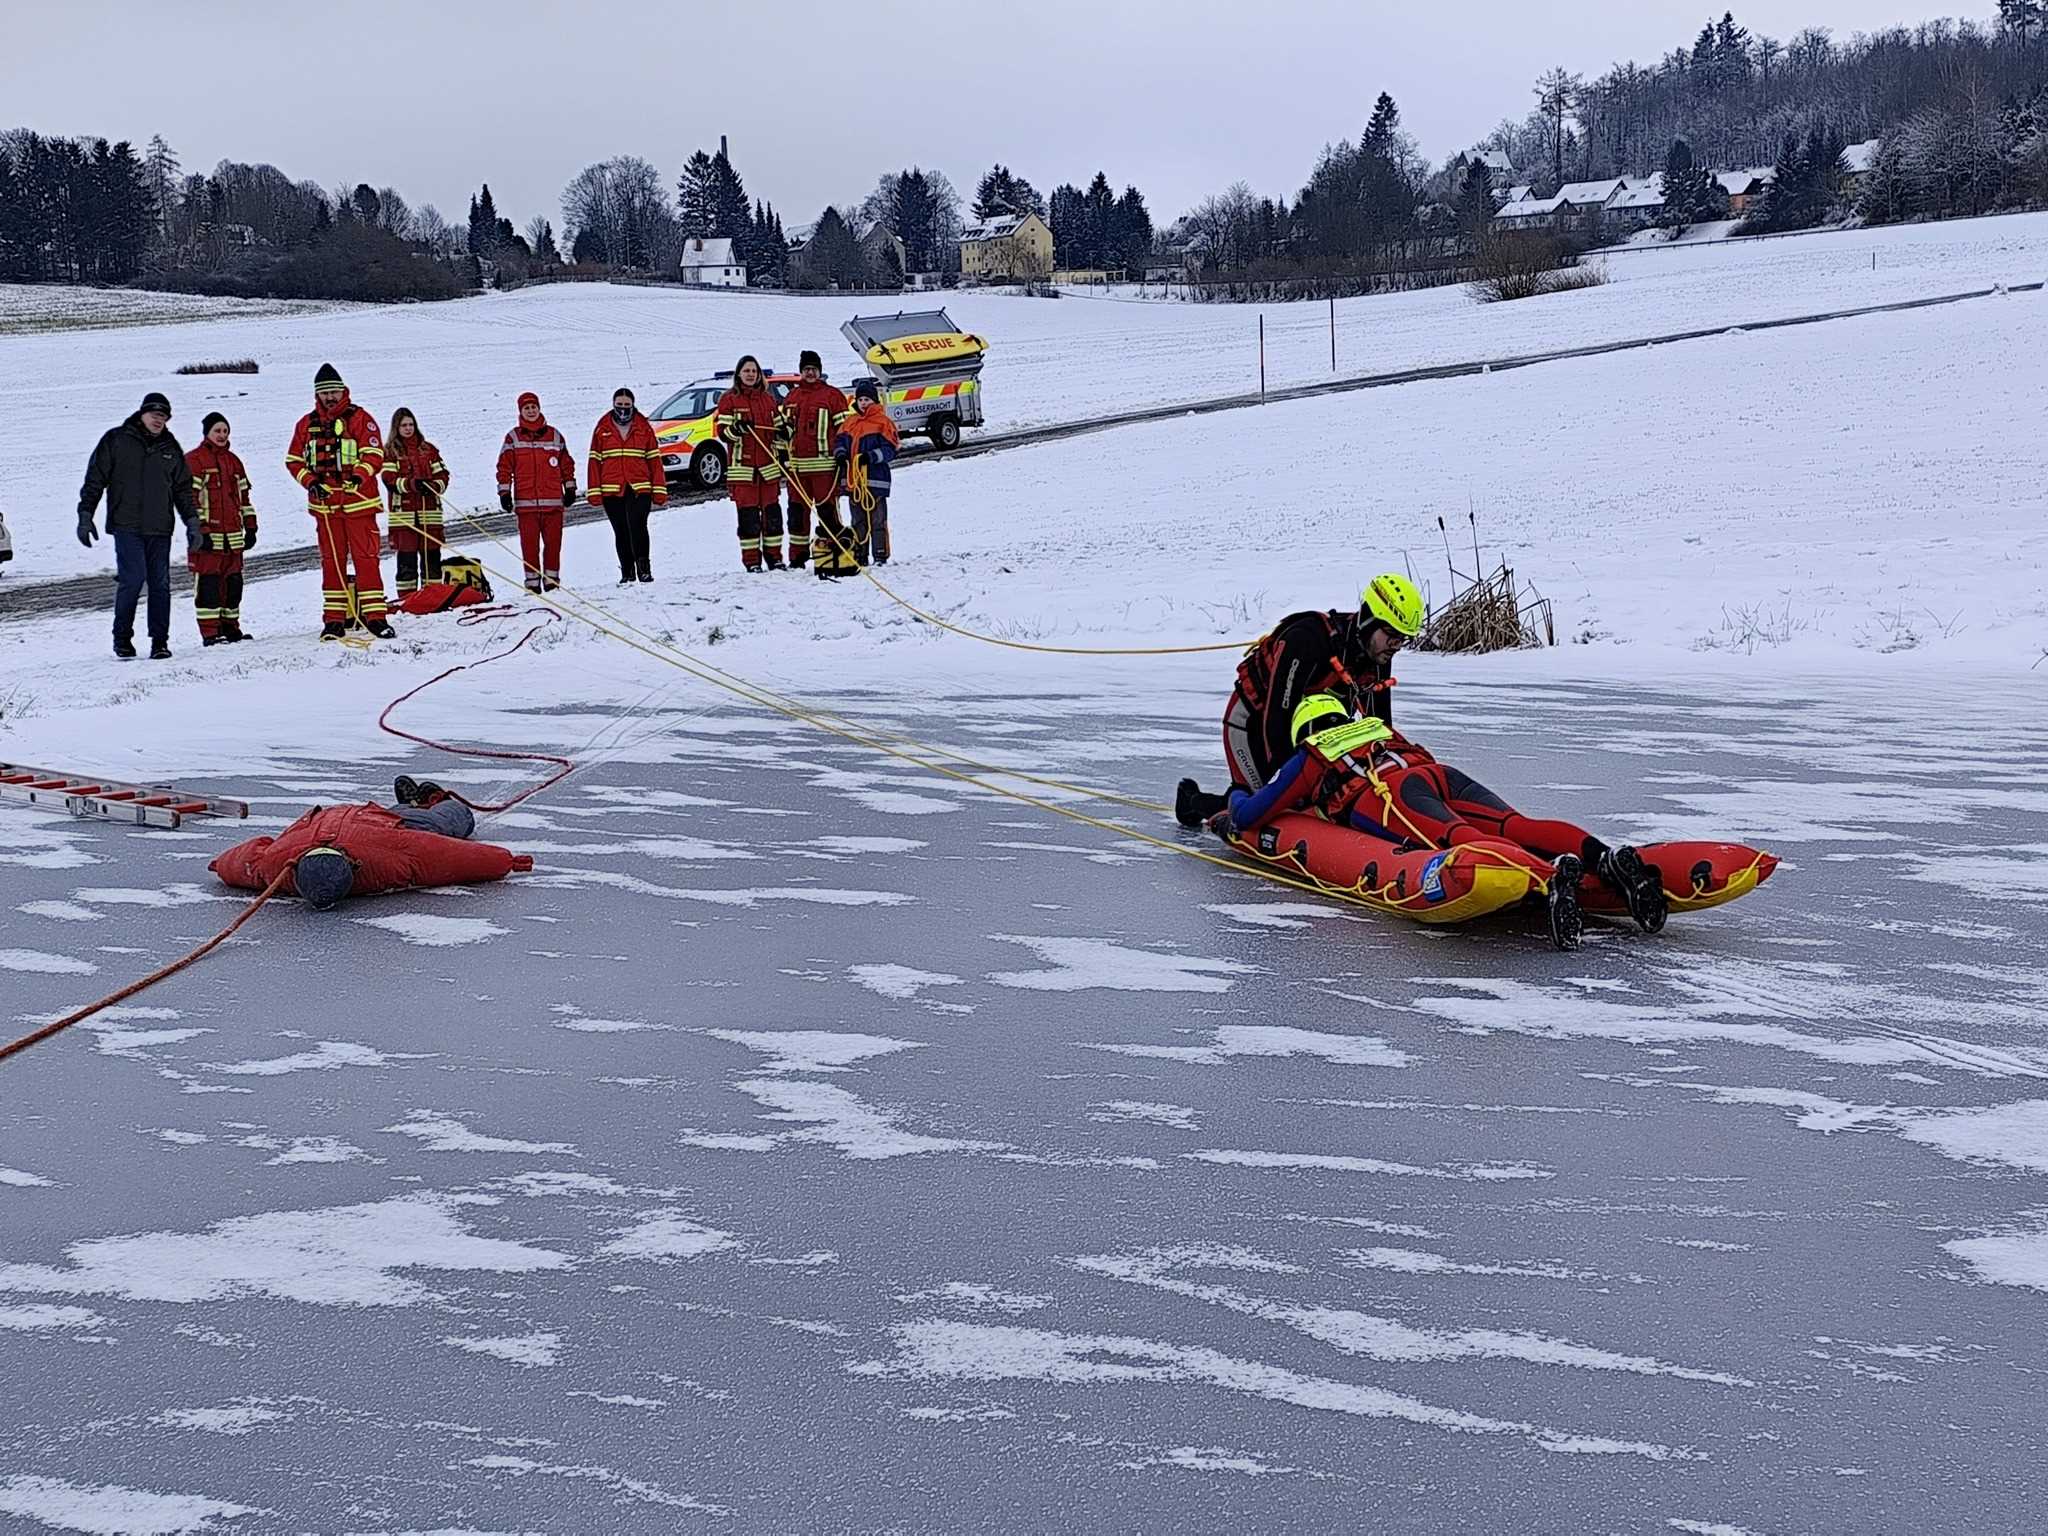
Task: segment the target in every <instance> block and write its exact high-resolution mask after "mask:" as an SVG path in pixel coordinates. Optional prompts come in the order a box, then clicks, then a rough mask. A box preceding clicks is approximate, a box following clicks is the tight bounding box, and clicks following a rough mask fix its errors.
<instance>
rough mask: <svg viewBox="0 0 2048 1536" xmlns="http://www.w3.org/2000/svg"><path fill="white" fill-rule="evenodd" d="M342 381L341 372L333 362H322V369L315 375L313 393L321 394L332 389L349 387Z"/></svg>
mask: <svg viewBox="0 0 2048 1536" xmlns="http://www.w3.org/2000/svg"><path fill="white" fill-rule="evenodd" d="M347 388H348V386H347V385H346V384H344V383H342V382H341V373H340V371H339V370H337V369H336V368H335V366H334V364H332V363H322V364H321V365H320V371H319V372H318V373H316V374H314V375H313V393H314V394H316V395H317V394H321V393H324V392H325V391H327V390H330V389H347Z"/></svg>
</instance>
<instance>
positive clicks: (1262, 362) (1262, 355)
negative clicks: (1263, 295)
mask: <svg viewBox="0 0 2048 1536" xmlns="http://www.w3.org/2000/svg"><path fill="white" fill-rule="evenodd" d="M1265 398H1266V317H1265V315H1264V314H1263V313H1261V314H1260V316H1259V399H1260V400H1262V401H1263V400H1264V399H1265Z"/></svg>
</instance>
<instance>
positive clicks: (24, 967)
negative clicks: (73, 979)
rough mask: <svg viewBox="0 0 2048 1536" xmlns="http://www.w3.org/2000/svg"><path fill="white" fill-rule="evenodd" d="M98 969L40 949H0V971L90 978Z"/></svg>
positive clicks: (66, 956) (86, 961)
mask: <svg viewBox="0 0 2048 1536" xmlns="http://www.w3.org/2000/svg"><path fill="white" fill-rule="evenodd" d="M98 969H99V967H98V966H96V965H94V964H93V963H92V962H91V961H90V960H80V959H78V958H77V957H76V956H74V955H53V954H50V953H49V952H48V951H46V950H41V949H0V971H26V972H27V973H29V974H30V975H32V976H90V975H92V974H93V973H94V972H95V971H97V970H98Z"/></svg>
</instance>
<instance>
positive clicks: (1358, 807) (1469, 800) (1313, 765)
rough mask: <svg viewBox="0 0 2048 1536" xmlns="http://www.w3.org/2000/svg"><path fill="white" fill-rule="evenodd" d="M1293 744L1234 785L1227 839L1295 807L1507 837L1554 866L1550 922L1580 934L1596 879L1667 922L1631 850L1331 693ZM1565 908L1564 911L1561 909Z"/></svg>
mask: <svg viewBox="0 0 2048 1536" xmlns="http://www.w3.org/2000/svg"><path fill="white" fill-rule="evenodd" d="M1293 725H1294V731H1293V735H1294V740H1295V742H1296V744H1297V745H1296V750H1295V753H1294V755H1293V756H1292V757H1290V758H1289V759H1287V761H1286V762H1285V763H1283V764H1281V766H1280V768H1279V770H1278V771H1277V772H1275V773H1274V775H1273V778H1272V781H1271V782H1270V783H1268V784H1267V785H1266V787H1265V788H1263V789H1261V790H1258V791H1256V792H1253V791H1249V790H1244V789H1233V790H1232V791H1231V792H1230V806H1229V808H1228V809H1227V810H1224V811H1221V812H1219V813H1217V814H1216V815H1215V816H1214V817H1213V818H1211V820H1210V822H1209V825H1210V827H1211V829H1212V830H1214V831H1215V832H1216V833H1217V835H1219V836H1220V837H1222V838H1223V839H1224V841H1226V842H1235V841H1236V840H1237V839H1238V838H1240V837H1249V836H1250V835H1251V834H1253V833H1256V832H1257V831H1258V830H1259V829H1260V828H1261V827H1263V826H1264V825H1266V823H1268V822H1270V821H1271V820H1273V818H1274V817H1276V816H1279V815H1281V814H1283V813H1285V812H1288V811H1309V812H1312V813H1314V814H1317V815H1320V816H1322V817H1324V818H1325V819H1326V820H1329V821H1333V822H1335V823H1337V824H1338V825H1339V826H1348V827H1350V828H1352V829H1353V830H1354V831H1358V832H1364V833H1367V834H1368V835H1370V836H1373V837H1380V838H1385V839H1386V840H1387V841H1389V842H1391V843H1395V844H1407V845H1410V846H1413V847H1433V848H1453V847H1456V846H1458V845H1459V844H1461V843H1507V844H1511V845H1513V846H1514V847H1516V848H1519V849H1521V850H1523V851H1524V852H1525V853H1529V854H1533V855H1535V856H1536V857H1538V858H1539V859H1542V860H1545V861H1547V862H1548V863H1549V864H1550V870H1549V884H1550V893H1551V924H1552V927H1553V929H1554V930H1555V929H1558V928H1559V927H1560V926H1562V927H1565V928H1569V929H1571V930H1573V931H1574V932H1575V931H1576V928H1577V923H1578V910H1577V909H1578V889H1579V882H1580V881H1581V880H1582V879H1584V877H1585V876H1586V874H1587V873H1589V872H1590V873H1592V874H1594V875H1597V876H1598V877H1599V878H1600V879H1601V880H1602V881H1603V882H1605V883H1606V884H1607V885H1608V886H1610V887H1612V888H1613V889H1614V890H1615V891H1616V892H1618V893H1619V894H1620V895H1621V897H1622V899H1623V900H1624V901H1625V902H1626V903H1627V904H1628V912H1629V916H1630V917H1631V918H1633V919H1634V921H1635V924H1636V926H1637V927H1638V928H1640V929H1641V930H1642V931H1643V932H1645V933H1655V932H1656V931H1657V930H1658V929H1660V928H1662V927H1663V926H1664V918H1665V913H1666V903H1665V896H1664V886H1663V882H1662V880H1661V879H1659V877H1658V875H1657V872H1656V871H1655V870H1653V869H1651V868H1650V867H1649V866H1648V865H1646V864H1645V863H1644V862H1643V859H1642V855H1641V854H1639V853H1638V852H1637V851H1636V850H1635V849H1634V848H1631V847H1626V846H1623V847H1609V846H1608V845H1607V844H1606V843H1604V842H1602V841H1601V840H1600V839H1599V838H1597V837H1595V836H1593V835H1592V834H1591V833H1590V832H1587V831H1586V830H1585V829H1584V828H1582V827H1577V826H1574V825H1572V823H1570V822H1568V821H1542V820H1538V819H1536V818H1534V817H1530V816H1524V815H1523V814H1522V813H1521V812H1520V811H1517V810H1516V809H1515V808H1514V807H1513V806H1511V805H1509V804H1508V803H1507V802H1506V801H1505V800H1503V799H1501V798H1500V796H1498V795H1496V794H1495V793H1494V792H1493V791H1492V790H1490V789H1488V788H1487V787H1486V786H1485V785H1484V784H1481V783H1479V782H1478V781H1477V780H1476V779H1473V778H1472V777H1471V776H1470V775H1468V774H1466V773H1464V772H1463V771H1461V770H1460V769H1457V768H1454V767H1452V766H1451V765H1450V764H1448V763H1440V762H1438V761H1437V760H1436V759H1435V758H1434V757H1432V756H1430V754H1429V753H1428V752H1427V751H1426V750H1424V749H1423V748H1421V747H1419V746H1417V745H1415V743H1413V742H1411V741H1409V740H1408V739H1407V738H1406V737H1404V736H1402V735H1401V734H1400V733H1399V732H1398V731H1396V730H1395V729H1394V728H1393V727H1392V726H1390V725H1388V724H1387V723H1386V721H1384V720H1381V719H1379V718H1378V717H1377V716H1371V715H1369V716H1367V717H1366V718H1364V719H1362V720H1353V719H1352V718H1351V717H1350V713H1349V711H1347V710H1346V709H1345V707H1344V704H1343V702H1342V701H1341V700H1340V699H1338V698H1337V697H1336V696H1335V695H1333V694H1327V693H1318V694H1311V695H1310V696H1309V697H1308V698H1306V699H1304V700H1303V701H1302V702H1301V704H1300V705H1299V707H1297V708H1296V710H1295V711H1294V721H1293ZM1560 909H1563V910H1560Z"/></svg>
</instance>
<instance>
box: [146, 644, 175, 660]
mask: <svg viewBox="0 0 2048 1536" xmlns="http://www.w3.org/2000/svg"><path fill="white" fill-rule="evenodd" d="M149 659H150V660H151V661H169V660H170V659H171V642H170V641H168V640H152V641H150V642H149Z"/></svg>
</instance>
